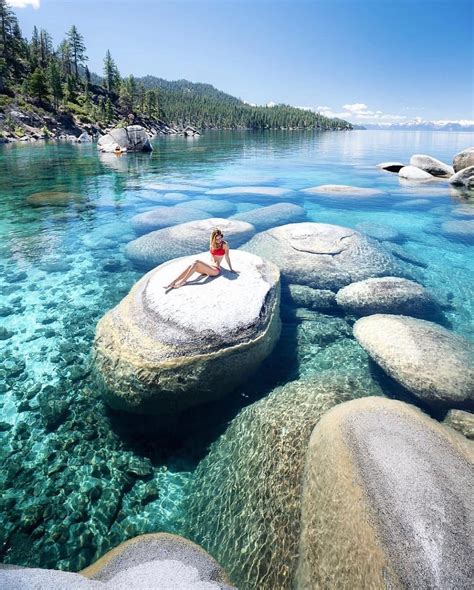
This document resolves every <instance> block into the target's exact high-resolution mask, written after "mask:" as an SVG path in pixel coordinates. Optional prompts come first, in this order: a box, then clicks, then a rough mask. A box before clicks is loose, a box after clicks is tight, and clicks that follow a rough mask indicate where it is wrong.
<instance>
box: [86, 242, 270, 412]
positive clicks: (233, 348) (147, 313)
mask: <svg viewBox="0 0 474 590" xmlns="http://www.w3.org/2000/svg"><path fill="white" fill-rule="evenodd" d="M206 255H208V253H207V252H206V253H202V254H200V255H198V256H192V257H187V258H179V259H176V260H172V261H170V262H167V263H165V264H162V265H161V266H159V267H158V268H156V269H154V270H152V271H151V272H149V273H148V274H146V275H145V276H144V277H143V278H142V279H141V280H140V281H139V282H138V283H137V284H136V285H135V286H134V287H133V289H132V290H131V291H130V293H129V294H128V295H127V296H126V297H125V298H124V299H123V300H122V301H121V302H120V303H119V304H118V305H117V306H116V307H115V308H114V309H112V310H111V311H109V312H108V313H107V314H106V315H105V316H104V317H103V318H102V319H101V320H100V321H99V323H98V325H97V329H96V338H95V343H94V347H95V371H96V375H97V378H98V381H99V385H100V388H101V390H102V391H103V393H104V395H105V399H106V401H107V402H108V403H109V404H110V405H111V406H112V407H114V408H116V409H121V410H127V411H131V412H137V413H148V412H151V413H156V414H170V413H178V412H180V411H182V410H184V409H187V408H189V407H192V406H195V405H199V404H203V403H206V402H208V401H211V400H214V399H219V398H222V397H224V396H225V395H226V394H228V393H229V392H230V391H232V390H233V389H235V388H236V387H237V386H238V385H239V384H240V383H241V382H242V381H243V380H245V379H248V378H249V376H250V375H251V374H252V372H253V371H255V370H256V369H257V368H258V366H259V365H260V363H261V362H262V360H263V359H264V358H265V357H266V356H267V355H268V354H269V353H270V352H271V350H272V348H273V346H274V344H275V343H276V341H277V339H278V336H279V332H280V319H279V300H280V281H279V278H280V274H279V271H278V269H277V268H276V266H275V265H273V264H272V263H270V262H267V261H264V260H262V259H261V258H259V257H258V256H253V255H251V254H248V253H246V252H241V251H239V250H237V251H234V252H233V253H232V263H233V267H234V269H235V270H237V271H239V274H232V273H230V272H229V271H228V270H226V269H225V268H223V269H222V273H221V275H220V276H217V277H201V278H200V279H199V278H198V277H197V275H195V276H194V277H193V278H194V282H190V283H188V284H186V285H185V286H183V287H181V288H179V289H172V290H166V289H165V288H164V287H165V286H166V285H168V284H169V283H170V282H171V281H172V280H173V279H175V278H176V277H177V276H178V275H179V274H180V272H182V271H183V270H184V269H185V268H186V267H187V266H188V265H190V264H192V263H193V262H194V261H195V260H196V259H199V258H201V259H203V258H204V257H205V256H206Z"/></svg>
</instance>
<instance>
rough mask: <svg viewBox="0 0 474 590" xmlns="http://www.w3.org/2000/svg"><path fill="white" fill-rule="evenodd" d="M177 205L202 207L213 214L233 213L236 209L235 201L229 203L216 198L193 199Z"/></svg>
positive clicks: (194, 207)
mask: <svg viewBox="0 0 474 590" xmlns="http://www.w3.org/2000/svg"><path fill="white" fill-rule="evenodd" d="M176 207H191V208H192V209H200V210H201V211H206V213H210V214H211V215H231V214H232V213H234V211H235V210H236V206H235V205H234V203H229V201H218V200H216V199H194V200H193V201H186V202H183V203H179V205H176Z"/></svg>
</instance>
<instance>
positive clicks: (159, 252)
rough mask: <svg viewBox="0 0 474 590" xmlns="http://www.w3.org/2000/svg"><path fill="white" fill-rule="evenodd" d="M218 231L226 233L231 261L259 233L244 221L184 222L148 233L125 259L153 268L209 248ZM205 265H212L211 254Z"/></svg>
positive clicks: (129, 247) (127, 249) (131, 244)
mask: <svg viewBox="0 0 474 590" xmlns="http://www.w3.org/2000/svg"><path fill="white" fill-rule="evenodd" d="M215 228H219V229H220V230H221V231H222V232H223V233H224V238H225V240H226V242H227V243H228V244H229V248H230V249H231V250H230V256H231V259H232V255H233V252H232V249H233V248H238V247H239V246H241V245H242V244H243V243H245V242H246V241H247V240H249V239H250V238H251V237H252V236H253V235H254V234H255V229H254V227H253V225H250V224H249V223H245V222H244V221H238V220H234V219H222V218H218V217H212V218H210V219H203V220H198V221H190V222H188V223H180V224H178V225H175V226H172V227H166V228H163V229H159V230H157V231H153V232H150V233H148V234H145V235H144V236H141V237H139V238H137V239H136V240H133V241H132V242H129V243H128V244H127V246H126V247H125V256H127V258H129V259H130V260H131V261H132V262H134V263H135V264H136V265H137V266H139V267H141V268H146V269H151V268H153V267H155V266H158V264H161V263H163V262H166V261H167V260H170V259H171V258H177V257H179V256H188V255H190V254H192V253H193V252H200V251H202V250H205V249H206V248H207V249H209V237H210V234H211V232H212V230H213V229H215ZM204 262H207V263H208V264H210V263H211V258H210V256H209V254H206V257H205V260H204Z"/></svg>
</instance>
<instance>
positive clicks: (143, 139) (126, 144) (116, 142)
mask: <svg viewBox="0 0 474 590" xmlns="http://www.w3.org/2000/svg"><path fill="white" fill-rule="evenodd" d="M116 146H119V147H120V148H122V149H125V150H127V151H128V152H151V151H152V150H153V148H152V147H151V143H150V139H149V137H148V134H147V132H146V130H145V129H144V128H143V127H142V126H141V125H129V126H128V127H118V128H117V129H112V131H109V133H107V134H106V135H103V136H102V137H101V138H100V139H99V141H98V142H97V148H98V149H99V150H100V151H102V152H113V151H114V150H115V147H116Z"/></svg>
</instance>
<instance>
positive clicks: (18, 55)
mask: <svg viewBox="0 0 474 590" xmlns="http://www.w3.org/2000/svg"><path fill="white" fill-rule="evenodd" d="M23 49H24V48H23V39H22V38H21V31H20V27H19V26H18V20H17V18H16V16H15V14H14V12H13V11H12V10H11V8H10V7H9V6H8V4H7V3H6V0H0V92H3V91H4V90H5V88H6V85H7V82H9V81H13V80H12V79H13V78H14V76H15V73H16V72H20V71H21V70H22V69H23V64H22V62H21V60H22V57H24V55H22V54H23Z"/></svg>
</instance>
